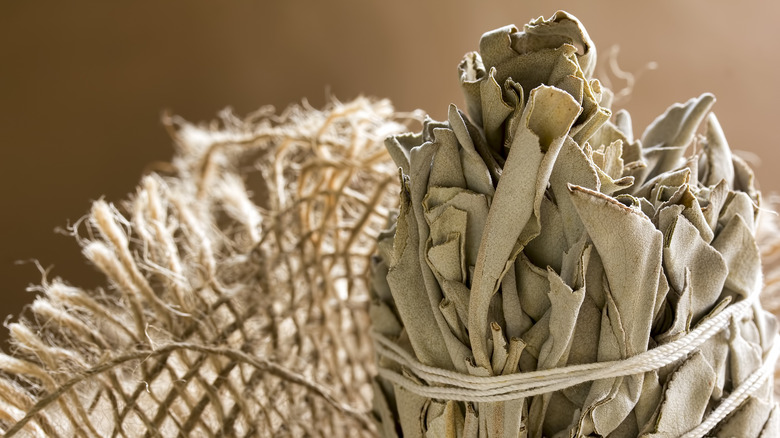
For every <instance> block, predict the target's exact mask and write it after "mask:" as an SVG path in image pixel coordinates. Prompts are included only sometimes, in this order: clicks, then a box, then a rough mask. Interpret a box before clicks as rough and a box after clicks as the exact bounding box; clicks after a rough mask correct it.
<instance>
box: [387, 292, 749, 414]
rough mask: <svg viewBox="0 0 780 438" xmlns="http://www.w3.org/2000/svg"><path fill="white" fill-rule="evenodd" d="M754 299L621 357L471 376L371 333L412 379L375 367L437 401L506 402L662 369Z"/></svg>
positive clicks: (697, 344) (407, 387)
mask: <svg viewBox="0 0 780 438" xmlns="http://www.w3.org/2000/svg"><path fill="white" fill-rule="evenodd" d="M751 298H753V297H751ZM752 302H753V299H746V300H743V301H740V302H739V303H736V304H733V305H731V306H729V307H727V308H726V309H725V310H723V311H722V312H720V313H719V314H718V315H716V316H714V317H712V318H710V319H709V320H707V321H705V322H703V323H701V324H699V325H698V326H697V327H696V328H695V329H694V330H692V331H691V332H690V333H689V334H687V335H685V336H684V337H682V338H680V339H678V340H676V341H674V342H670V343H668V344H664V345H662V346H660V347H656V348H654V349H652V350H648V351H646V352H644V353H641V354H638V355H635V356H632V357H629V358H626V359H623V360H618V361H610V362H597V363H591V364H581V365H570V366H566V367H561V368H553V369H550V370H539V371H532V372H527V373H513V374H509V375H502V376H489V377H480V376H471V375H467V374H461V373H457V372H454V371H449V370H443V369H439V368H435V367H431V366H427V365H425V364H422V363H420V362H419V361H418V360H416V359H415V358H414V357H412V355H410V354H409V353H408V352H407V351H405V350H403V349H402V348H401V347H399V346H398V345H397V344H395V343H394V342H393V341H391V340H389V339H387V338H386V337H384V336H382V335H381V334H379V333H374V334H373V335H374V338H375V340H376V350H377V354H379V355H380V356H382V357H385V358H387V359H390V360H392V361H394V362H396V363H398V364H400V365H401V366H402V368H403V369H404V370H405V371H407V372H408V373H409V374H411V375H412V376H414V377H415V378H410V377H407V376H404V375H402V374H399V373H398V372H396V371H394V370H391V369H387V368H382V369H380V370H379V375H380V376H382V377H383V378H385V379H387V380H389V381H391V382H393V383H395V384H397V385H399V386H401V387H403V388H404V389H407V390H409V391H411V392H413V393H415V394H418V395H421V396H425V397H429V398H436V399H440V400H460V401H475V402H476V401H484V402H491V401H507V400H516V399H520V398H525V397H531V396H534V395H539V394H544V393H549V392H554V391H558V390H561V389H564V388H568V387H571V386H574V385H578V384H580V383H584V382H589V381H594V380H600V379H607V378H614V377H621V376H628V375H633V374H640V373H644V372H647V371H651V370H655V369H659V368H662V367H664V366H666V365H668V364H670V363H673V362H675V361H677V360H680V359H682V358H684V357H686V356H687V355H689V354H690V353H692V352H693V351H694V350H696V349H697V348H699V347H700V346H701V345H702V344H703V343H705V342H706V341H707V340H708V339H710V338H711V337H712V336H713V335H715V334H716V333H718V332H720V331H722V330H723V329H724V328H725V327H726V326H727V325H728V323H729V321H730V320H731V318H732V317H737V316H740V315H742V314H744V313H747V312H748V311H752V309H751V305H752ZM420 380H421V381H424V382H428V383H429V384H438V385H440V386H430V385H429V384H424V383H420V382H419V381H420Z"/></svg>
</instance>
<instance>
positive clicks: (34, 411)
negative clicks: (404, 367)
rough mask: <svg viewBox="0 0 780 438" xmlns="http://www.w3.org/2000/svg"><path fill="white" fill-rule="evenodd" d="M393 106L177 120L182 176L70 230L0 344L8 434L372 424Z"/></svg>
mask: <svg viewBox="0 0 780 438" xmlns="http://www.w3.org/2000/svg"><path fill="white" fill-rule="evenodd" d="M415 118H417V115H416V114H407V115H399V114H396V113H395V112H394V110H393V108H392V107H391V105H390V103H389V102H387V101H373V100H369V99H365V98H359V99H357V100H355V101H352V102H349V103H346V104H342V103H339V102H337V101H335V100H334V101H333V102H332V103H331V104H329V105H328V106H327V107H326V108H325V109H324V110H315V109H313V108H311V107H310V106H309V105H307V104H306V103H304V104H303V105H297V106H293V107H290V108H289V109H287V110H286V111H285V112H284V113H283V114H281V115H278V114H276V113H275V112H274V110H273V108H263V109H261V110H259V111H257V112H256V113H254V114H252V115H250V116H248V117H247V118H245V119H243V120H240V119H238V118H237V117H235V116H233V115H232V114H231V113H230V112H227V111H226V112H225V113H223V114H222V115H221V119H220V120H219V121H216V122H214V123H212V124H211V125H209V126H195V125H192V124H189V123H186V122H184V121H181V120H178V119H176V118H168V119H167V125H168V127H169V128H170V130H171V133H172V136H173V138H174V140H175V143H176V145H177V147H178V151H177V154H176V156H175V159H174V160H173V161H172V163H171V165H170V166H168V168H167V170H166V172H158V173H153V174H150V175H148V176H146V177H144V178H143V179H142V181H141V183H140V184H139V187H138V189H137V191H136V193H135V194H134V195H133V196H131V199H130V201H128V202H127V203H126V204H124V205H122V206H119V207H115V206H114V205H111V204H109V203H107V202H105V201H98V202H96V203H95V204H94V206H93V208H92V211H91V213H90V214H89V215H88V216H87V217H85V218H84V219H83V220H82V221H80V222H79V223H77V224H76V225H75V226H74V227H72V230H73V234H74V236H76V238H77V239H78V241H79V243H80V245H81V247H82V248H83V254H84V256H85V257H86V258H87V259H88V260H89V261H90V262H91V263H92V264H94V265H95V267H97V269H98V270H99V271H101V272H102V273H103V274H105V277H106V280H107V281H106V285H105V287H102V288H98V289H94V290H87V289H82V288H79V287H76V286H73V285H70V284H68V283H67V282H66V281H65V280H61V279H53V280H48V279H45V280H44V281H43V284H42V285H41V286H40V287H39V296H38V298H37V299H36V300H35V302H34V304H32V306H31V307H30V309H29V311H28V312H26V316H25V317H23V318H20V319H19V321H18V322H14V323H11V324H9V325H8V327H9V330H10V333H11V340H12V352H11V354H10V355H0V370H1V371H2V374H0V433H3V434H5V436H9V437H10V436H39V437H71V436H79V437H109V436H128V437H129V436H132V437H135V436H204V437H205V436H287V435H293V436H301V435H307V436H370V435H373V433H374V426H373V424H372V422H371V421H370V417H369V415H368V414H367V412H369V411H370V408H371V397H372V394H373V391H372V389H371V374H372V373H374V367H373V351H372V347H371V340H370V338H369V321H368V318H367V309H368V293H367V289H368V287H367V284H366V281H367V276H368V266H369V257H370V255H371V254H372V253H373V252H374V250H375V245H376V244H375V242H376V235H377V233H378V231H379V230H380V229H381V228H383V227H384V226H385V225H386V222H387V216H388V212H389V209H390V208H392V206H393V205H395V204H396V203H397V201H396V197H397V190H398V189H397V179H398V177H397V170H396V168H395V166H394V165H392V163H391V160H390V159H389V157H388V156H387V152H386V150H385V148H384V145H383V140H384V138H385V137H387V136H388V135H391V134H396V133H399V132H403V131H406V130H408V126H406V124H407V122H410V121H412V120H414V119H415Z"/></svg>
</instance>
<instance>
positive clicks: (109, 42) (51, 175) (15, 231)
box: [0, 0, 780, 340]
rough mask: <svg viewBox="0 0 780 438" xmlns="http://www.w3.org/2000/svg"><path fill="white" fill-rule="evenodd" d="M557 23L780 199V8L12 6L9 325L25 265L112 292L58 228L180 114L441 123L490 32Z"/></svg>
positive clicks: (2, 106) (293, 1)
mask: <svg viewBox="0 0 780 438" xmlns="http://www.w3.org/2000/svg"><path fill="white" fill-rule="evenodd" d="M44 3H47V4H45V5H44ZM555 8H561V9H567V10H569V11H570V12H572V13H574V14H575V15H577V16H578V17H579V18H580V19H581V20H582V21H583V22H584V23H585V25H586V26H587V27H588V29H589V31H590V34H591V36H592V37H593V39H594V40H595V41H596V43H597V44H598V47H599V50H600V53H601V54H605V53H606V52H607V51H608V50H607V49H608V48H609V47H611V46H612V45H615V44H618V43H619V44H620V56H619V58H618V60H619V63H620V65H621V67H622V68H624V69H625V70H628V71H633V72H637V71H640V70H642V69H643V68H644V66H645V65H647V63H648V62H651V61H655V62H657V63H658V69H657V70H654V71H647V72H645V73H643V74H642V75H641V77H640V78H639V81H638V83H637V85H636V87H635V88H634V91H633V95H632V96H631V98H630V100H628V101H626V102H625V103H624V106H625V107H626V108H628V109H629V110H630V111H631V112H632V115H633V116H634V125H635V127H634V130H635V132H637V133H641V130H642V129H643V127H644V126H645V125H646V124H647V123H648V122H649V121H650V120H652V118H654V117H655V116H656V115H658V114H659V113H661V112H662V111H663V110H664V109H665V108H666V106H668V105H669V104H671V103H673V102H676V101H682V100H687V99H688V98H690V97H693V96H696V95H699V94H700V93H702V92H704V91H711V92H713V93H715V94H716V96H717V97H718V103H717V104H716V106H715V111H716V113H717V114H718V116H719V118H720V121H721V123H722V125H723V127H724V129H725V131H726V135H727V137H728V138H729V140H730V143H731V146H732V147H733V148H735V149H739V150H744V151H748V152H750V153H753V154H756V155H760V156H761V158H762V164H761V165H760V166H758V168H757V173H758V176H759V180H760V181H761V186H762V187H763V189H764V191H765V192H770V191H777V190H778V189H780V171H777V170H773V166H774V164H775V163H776V162H777V159H778V151H777V148H776V147H775V132H776V131H777V126H778V124H780V121H778V120H776V117H777V111H776V109H775V106H776V102H778V100H780V86H779V85H778V83H777V81H778V74H777V71H776V70H777V68H778V63H779V62H780V61H779V59H780V58H779V57H778V55H777V52H778V42H779V41H780V25H778V18H780V2H777V1H756V0H743V1H739V2H735V1H726V0H721V1H718V0H684V1H683V0H680V1H668V0H667V1H653V2H628V1H606V0H598V1H597V0H589V1H585V0H580V1H560V2H557V3H555V2H549V1H547V2H543V1H528V0H525V1H513V2H508V1H495V0H494V1H480V2H476V1H472V2H467V1H444V0H442V1H436V2H425V1H419V0H417V1H415V0H393V1H379V0H351V1H349V0H339V1H329V2H326V1H298V0H290V1H266V2H260V1H255V2H252V1H248V0H231V1H229V2H228V1H225V2H217V1H205V0H166V1H164V2H153V1H137V2H129V1H126V2H106V1H79V2H54V1H51V2H43V1H38V2H33V1H16V0H7V1H3V2H1V3H0V142H2V144H0V147H1V148H2V151H3V155H2V159H0V163H1V165H2V168H1V169H0V178H2V180H1V181H0V187H2V206H3V207H2V215H0V242H2V243H0V275H1V276H2V281H3V287H2V292H0V293H1V294H2V295H0V297H1V299H2V301H1V303H2V306H0V318H2V316H4V315H5V314H17V313H18V312H19V310H20V308H21V306H22V305H23V303H25V302H28V301H29V300H31V299H32V298H33V295H32V294H29V293H25V287H26V286H27V285H28V284H31V283H38V282H39V281H40V278H41V277H40V274H39V273H38V271H37V268H36V267H35V265H34V264H32V263H23V264H15V262H16V261H19V260H22V261H25V260H30V259H32V258H37V259H38V260H39V261H40V263H41V264H42V265H43V266H44V267H51V268H52V269H51V271H50V273H49V276H62V277H64V278H66V279H68V280H69V281H71V282H73V283H78V284H82V285H90V284H99V282H100V281H101V279H99V278H95V277H96V274H94V273H93V271H92V270H91V269H90V268H89V267H87V266H86V265H85V264H84V263H83V262H82V261H81V258H80V254H79V248H78V246H77V245H76V243H75V242H74V241H73V240H72V239H71V238H68V237H63V236H61V235H57V234H55V233H54V229H55V228H56V227H63V226H65V225H67V224H68V223H69V222H70V223H72V222H73V221H75V220H77V219H78V218H79V217H80V216H81V215H82V214H84V213H85V212H86V211H87V209H88V208H89V205H90V200H93V199H97V198H100V197H102V196H104V197H105V198H106V199H108V200H110V201H117V202H118V201H120V200H122V199H124V198H125V197H126V195H127V194H128V192H130V191H132V190H133V188H134V185H135V183H136V182H137V181H138V178H139V176H140V175H141V173H142V171H143V170H144V168H145V166H147V165H148V163H150V162H153V161H162V160H166V159H168V158H169V157H170V156H171V153H172V148H171V142H170V141H169V139H168V138H167V136H166V134H165V132H164V130H163V128H162V127H161V124H160V122H159V119H160V114H161V113H162V111H163V110H164V109H171V110H172V111H173V112H175V113H177V114H180V115H182V116H184V117H186V118H188V119H190V120H206V119H209V118H211V117H212V116H213V115H214V114H215V113H216V112H217V111H219V110H220V109H222V108H224V107H226V106H232V107H233V108H235V109H236V111H237V112H238V113H246V112H248V111H251V110H253V109H255V108H257V107H259V106H261V105H264V104H273V105H276V106H277V107H283V106H285V105H286V104H287V103H289V102H297V101H300V100H301V99H303V98H307V99H308V100H309V101H310V102H311V103H313V104H314V105H316V106H319V105H322V104H323V103H324V101H325V95H326V90H330V91H331V92H332V93H333V94H334V95H335V96H337V97H339V98H340V99H342V100H345V99H350V98H352V97H354V96H357V95H358V94H360V93H363V94H367V95H371V96H377V97H389V98H391V99H392V100H393V101H394V102H395V105H396V107H397V108H399V109H401V110H411V109H414V108H422V109H425V110H426V111H428V112H429V113H431V114H432V115H433V116H434V117H438V118H441V117H443V116H444V115H445V114H446V109H447V105H448V104H449V103H450V102H455V103H461V97H460V92H459V90H458V81H457V73H456V66H457V64H458V62H459V61H460V59H461V56H462V55H463V54H464V53H465V52H467V51H470V50H476V48H477V44H478V42H479V37H480V35H481V34H482V33H483V32H484V31H487V30H490V29H492V28H495V27H498V26H502V25H505V24H510V23H514V24H517V25H522V24H524V23H525V22H527V21H528V20H529V19H531V18H534V17H537V16H539V15H544V16H550V15H551V14H552V13H553V12H554V11H555ZM602 59H603V58H602ZM621 85H622V84H621ZM0 331H2V334H0V340H2V339H3V338H4V337H5V330H0Z"/></svg>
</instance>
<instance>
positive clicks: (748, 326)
mask: <svg viewBox="0 0 780 438" xmlns="http://www.w3.org/2000/svg"><path fill="white" fill-rule="evenodd" d="M595 63H596V48H595V46H594V44H593V41H591V39H590V38H589V37H588V34H587V32H586V31H585V29H584V28H583V26H582V25H581V24H580V22H579V21H578V20H577V19H576V18H575V17H573V16H571V15H569V14H567V13H565V12H557V13H556V14H555V15H554V16H552V17H551V18H550V19H548V20H544V19H542V18H539V19H537V20H534V21H532V22H531V23H529V24H527V25H526V26H525V27H524V28H523V30H519V29H517V28H515V27H514V26H507V27H503V28H500V29H496V30H494V31H491V32H488V33H486V34H484V35H483V37H482V39H481V41H480V44H479V52H474V53H469V54H467V55H466V56H465V58H464V60H463V62H462V63H461V64H460V66H459V71H460V78H461V85H462V88H463V91H464V94H465V97H466V110H465V111H462V110H460V109H459V108H457V107H456V106H454V105H452V106H450V108H449V113H448V118H447V120H446V121H444V122H437V121H433V120H426V122H425V124H424V126H423V129H422V132H420V133H418V134H406V135H401V136H395V137H392V138H391V139H389V140H388V141H387V147H388V149H389V151H390V154H391V156H392V157H393V159H394V160H395V162H396V164H397V165H398V166H399V167H400V168H401V169H402V175H401V176H402V189H401V195H400V211H399V214H398V217H397V219H396V220H394V221H393V222H392V226H391V228H390V230H388V231H387V232H385V233H383V234H382V236H381V237H380V240H379V256H378V258H377V259H376V262H375V266H374V272H375V276H374V282H373V297H374V301H373V303H372V313H371V315H372V319H373V323H374V330H375V332H374V333H375V341H376V348H377V353H378V357H379V363H378V365H379V377H378V379H377V385H376V386H375V402H374V410H375V413H376V416H377V418H378V419H379V423H380V430H381V432H382V433H383V435H384V436H404V437H445V436H446V437H499V436H501V437H505V436H506V437H509V436H511V437H517V436H522V437H526V436H527V437H533V438H539V437H638V436H642V437H677V436H686V437H688V436H691V437H700V436H704V435H705V434H706V435H708V436H710V435H712V436H719V437H732V436H738V437H759V436H761V437H773V436H778V434H780V428H779V427H780V424H779V423H780V411H778V407H777V405H776V403H775V401H774V399H773V390H772V389H773V376H772V372H773V370H774V365H775V362H776V359H777V353H778V348H780V347H778V343H777V342H775V337H776V336H777V324H776V320H775V318H774V317H773V316H772V315H770V314H769V313H768V312H766V311H764V310H763V309H762V307H761V305H760V303H759V301H758V297H759V294H760V293H761V290H762V287H763V284H764V283H763V277H762V269H761V257H760V253H759V249H758V246H757V243H756V238H755V236H756V229H757V224H758V223H759V221H760V218H761V216H762V215H764V214H766V212H763V211H762V209H761V194H760V192H759V191H758V190H757V189H756V187H755V184H754V177H753V172H752V171H751V170H750V168H749V166H748V165H747V164H746V163H745V162H744V161H743V160H742V159H740V158H739V157H738V156H737V155H734V154H732V152H731V150H730V148H729V146H728V144H727V142H726V139H725V137H724V134H723V131H722V129H721V127H720V124H719V123H718V120H717V118H716V117H715V115H714V114H713V113H711V112H710V110H711V108H712V106H713V104H714V102H715V98H714V97H713V96H712V95H710V94H704V95H702V96H699V97H696V98H693V99H691V100H689V101H687V102H685V103H682V104H675V105H672V106H671V107H669V109H668V110H667V111H666V112H665V113H664V114H662V115H661V116H659V117H658V118H657V119H656V120H655V121H653V122H652V123H651V124H650V126H648V127H647V129H645V131H644V133H643V134H642V135H641V136H639V137H636V138H635V136H634V134H633V129H632V124H631V119H630V117H629V115H628V113H627V112H625V111H618V112H616V113H614V114H613V112H612V110H611V96H612V93H611V92H610V91H609V90H608V89H606V88H605V87H603V86H602V85H601V84H600V82H599V81H598V80H597V79H595V78H594V77H593V73H594V67H595ZM700 131H701V132H702V134H697V133H698V132H700Z"/></svg>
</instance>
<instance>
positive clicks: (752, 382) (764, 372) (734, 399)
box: [681, 334, 780, 438]
mask: <svg viewBox="0 0 780 438" xmlns="http://www.w3.org/2000/svg"><path fill="white" fill-rule="evenodd" d="M779 354H780V335H777V334H776V335H775V340H774V343H773V345H772V349H771V350H769V354H767V357H766V358H765V359H764V363H763V364H762V365H761V367H760V368H759V369H757V370H756V371H754V372H753V374H751V375H750V377H748V378H747V379H745V381H744V382H742V383H741V384H740V385H739V386H738V387H737V388H736V389H734V391H732V392H731V394H729V396H728V397H727V398H726V399H724V400H723V401H721V402H720V404H719V405H718V407H717V408H715V410H714V411H712V413H710V415H709V416H708V417H707V418H705V419H704V421H702V423H701V424H699V425H698V426H696V428H695V429H692V430H691V431H690V432H688V433H686V434H685V435H683V436H682V437H681V438H702V437H703V436H704V435H705V434H706V433H707V432H709V431H710V430H712V428H713V427H715V426H716V425H717V424H718V423H720V421H721V420H723V419H724V418H726V416H727V415H728V414H730V413H731V412H732V411H734V410H735V409H736V408H737V407H739V406H740V405H741V404H742V403H743V402H744V401H745V400H746V399H747V398H748V397H749V396H750V395H751V394H753V393H754V392H756V391H757V390H758V389H759V388H760V387H761V386H762V385H764V383H766V379H767V378H768V377H769V376H771V375H772V374H773V373H774V369H775V362H777V357H778V355H779Z"/></svg>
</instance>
